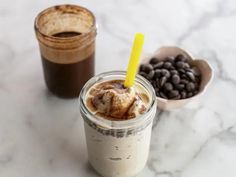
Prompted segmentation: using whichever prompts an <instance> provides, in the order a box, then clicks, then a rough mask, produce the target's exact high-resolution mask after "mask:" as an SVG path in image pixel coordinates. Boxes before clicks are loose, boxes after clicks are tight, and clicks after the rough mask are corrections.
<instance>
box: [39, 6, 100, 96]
mask: <svg viewBox="0 0 236 177" xmlns="http://www.w3.org/2000/svg"><path fill="white" fill-rule="evenodd" d="M35 32H36V37H37V39H38V41H39V47H40V53H41V58H42V64H43V71H44V78H45V82H46V85H47V87H48V89H49V90H50V91H51V92H52V93H53V94H55V95H57V96H58V97H62V98H75V97H78V96H79V93H80V90H81V88H82V87H83V85H84V84H85V83H86V81H87V80H89V79H90V78H91V77H92V76H93V75H94V56H95V38H96V34H97V33H96V32H97V29H96V22H95V17H94V15H93V13H92V12H90V11H89V10H88V9H86V8H83V7H81V6H75V5H60V6H54V7H51V8H48V9H46V10H44V11H42V12H41V13H40V14H39V15H38V16H37V17H36V19H35Z"/></svg>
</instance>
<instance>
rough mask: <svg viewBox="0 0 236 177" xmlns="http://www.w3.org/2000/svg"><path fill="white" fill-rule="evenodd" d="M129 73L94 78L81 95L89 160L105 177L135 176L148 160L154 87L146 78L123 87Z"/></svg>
mask: <svg viewBox="0 0 236 177" xmlns="http://www.w3.org/2000/svg"><path fill="white" fill-rule="evenodd" d="M124 77H125V72H109V73H104V74H101V75H99V76H95V78H92V79H91V80H90V81H88V83H87V84H86V85H85V86H84V88H83V89H82V92H81V95H80V103H81V115H82V116H83V118H84V120H85V123H84V125H85V134H86V141H87V148H88V157H89V162H90V163H91V165H92V166H93V167H94V169H95V170H96V171H97V172H98V173H99V174H101V175H102V176H104V177H132V176H135V175H136V174H137V173H138V172H139V171H141V170H142V169H143V167H144V166H145V164H146V161H147V159H148V152H149V144H150V137H151V128H152V121H153V118H154V116H155V112H156V102H155V96H154V91H153V88H152V87H151V86H150V85H149V83H148V82H147V81H146V80H144V79H143V78H142V77H140V76H138V77H137V78H136V82H135V85H134V86H133V87H131V88H125V87H124V86H123V82H124Z"/></svg>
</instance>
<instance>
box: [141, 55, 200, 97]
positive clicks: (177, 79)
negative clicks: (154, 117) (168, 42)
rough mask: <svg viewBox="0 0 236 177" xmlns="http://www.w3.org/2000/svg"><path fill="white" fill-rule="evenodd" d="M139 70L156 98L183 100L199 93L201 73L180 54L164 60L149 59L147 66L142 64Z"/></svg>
mask: <svg viewBox="0 0 236 177" xmlns="http://www.w3.org/2000/svg"><path fill="white" fill-rule="evenodd" d="M139 69H140V70H139V74H140V75H142V76H143V77H145V78H146V79H147V80H149V82H150V83H151V84H152V86H153V87H154V89H155V92H156V96H158V97H162V98H165V99H173V100H177V99H185V98H189V97H192V96H194V95H196V94H197V93H198V91H199V86H200V82H201V72H200V71H199V69H198V68H197V67H196V66H191V65H190V64H189V63H188V60H187V57H186V56H184V55H182V54H179V55H177V56H176V57H166V58H165V59H164V60H159V59H158V58H151V59H150V61H149V64H143V65H141V66H140V68H139Z"/></svg>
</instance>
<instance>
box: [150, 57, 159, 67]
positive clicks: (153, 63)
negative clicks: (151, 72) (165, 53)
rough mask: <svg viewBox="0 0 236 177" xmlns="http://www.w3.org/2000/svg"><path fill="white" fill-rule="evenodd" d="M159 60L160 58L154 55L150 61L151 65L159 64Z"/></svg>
mask: <svg viewBox="0 0 236 177" xmlns="http://www.w3.org/2000/svg"><path fill="white" fill-rule="evenodd" d="M159 61H160V60H158V58H155V57H153V58H151V60H150V61H149V63H150V64H151V65H155V64H157V63H158V62H159Z"/></svg>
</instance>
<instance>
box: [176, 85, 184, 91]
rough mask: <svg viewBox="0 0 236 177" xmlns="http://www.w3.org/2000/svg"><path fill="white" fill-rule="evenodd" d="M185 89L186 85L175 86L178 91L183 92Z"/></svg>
mask: <svg viewBox="0 0 236 177" xmlns="http://www.w3.org/2000/svg"><path fill="white" fill-rule="evenodd" d="M184 87H185V85H184V84H176V85H175V88H176V89H177V90H183V89H184Z"/></svg>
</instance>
